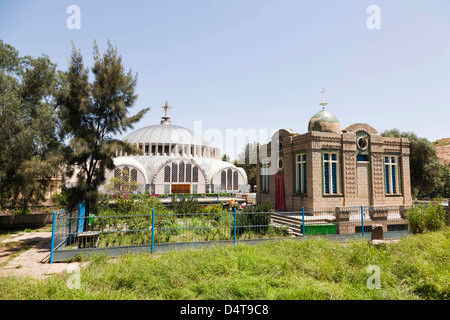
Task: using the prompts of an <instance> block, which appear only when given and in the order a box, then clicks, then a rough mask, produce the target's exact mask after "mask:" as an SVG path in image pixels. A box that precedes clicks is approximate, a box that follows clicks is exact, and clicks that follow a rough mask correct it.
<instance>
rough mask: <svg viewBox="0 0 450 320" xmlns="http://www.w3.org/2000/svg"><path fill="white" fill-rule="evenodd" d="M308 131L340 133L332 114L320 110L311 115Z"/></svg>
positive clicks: (337, 121) (337, 123) (338, 124)
mask: <svg viewBox="0 0 450 320" xmlns="http://www.w3.org/2000/svg"><path fill="white" fill-rule="evenodd" d="M308 131H320V132H335V133H340V132H341V124H340V123H339V120H338V118H336V116H335V115H334V114H332V113H331V112H328V111H325V110H322V111H320V112H318V113H316V114H315V115H313V117H312V118H311V120H310V121H309V125H308Z"/></svg>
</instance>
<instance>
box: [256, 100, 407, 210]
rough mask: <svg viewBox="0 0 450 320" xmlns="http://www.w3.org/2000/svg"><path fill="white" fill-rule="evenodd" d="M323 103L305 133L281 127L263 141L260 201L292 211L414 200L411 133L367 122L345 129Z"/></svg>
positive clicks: (258, 166)
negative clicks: (394, 134)
mask: <svg viewBox="0 0 450 320" xmlns="http://www.w3.org/2000/svg"><path fill="white" fill-rule="evenodd" d="M320 105H322V109H323V110H321V111H320V112H318V113H316V114H315V115H314V116H312V118H311V119H310V121H309V124H308V127H307V130H308V131H307V132H306V133H303V134H298V133H295V132H293V131H292V130H288V129H281V130H278V131H277V132H276V133H275V134H274V135H273V137H272V139H271V140H272V141H271V142H270V143H268V144H266V145H262V146H260V148H259V150H258V157H257V159H258V164H257V172H259V174H258V175H257V187H258V188H257V195H256V200H257V202H258V203H261V202H265V201H266V200H270V201H271V202H272V203H273V204H274V206H275V209H277V210H292V211H298V210H301V208H302V207H304V208H305V210H309V211H313V210H321V209H324V208H336V207H345V206H397V205H398V206H409V205H411V203H412V198H411V184H410V172H409V152H410V149H409V141H408V139H405V138H390V137H382V136H381V135H379V133H378V131H377V130H376V129H374V128H373V127H371V126H370V125H368V124H364V123H356V124H352V125H350V126H347V127H346V128H344V129H342V130H341V125H340V122H339V120H338V118H337V117H336V116H335V115H333V114H332V113H331V112H329V111H326V110H325V106H326V105H327V103H326V102H324V101H322V103H320Z"/></svg>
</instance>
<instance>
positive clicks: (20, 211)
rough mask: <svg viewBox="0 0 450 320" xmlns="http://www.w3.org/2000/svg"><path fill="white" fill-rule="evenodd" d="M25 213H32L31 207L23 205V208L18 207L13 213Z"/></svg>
mask: <svg viewBox="0 0 450 320" xmlns="http://www.w3.org/2000/svg"><path fill="white" fill-rule="evenodd" d="M23 214H31V211H30V208H28V207H22V208H19V209H17V210H16V211H14V213H13V215H15V216H19V215H23Z"/></svg>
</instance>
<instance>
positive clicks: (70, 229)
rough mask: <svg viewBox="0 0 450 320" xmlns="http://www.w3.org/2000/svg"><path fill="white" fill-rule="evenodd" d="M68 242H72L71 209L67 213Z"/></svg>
mask: <svg viewBox="0 0 450 320" xmlns="http://www.w3.org/2000/svg"><path fill="white" fill-rule="evenodd" d="M68 244H69V245H70V244H72V210H70V213H69V236H68Z"/></svg>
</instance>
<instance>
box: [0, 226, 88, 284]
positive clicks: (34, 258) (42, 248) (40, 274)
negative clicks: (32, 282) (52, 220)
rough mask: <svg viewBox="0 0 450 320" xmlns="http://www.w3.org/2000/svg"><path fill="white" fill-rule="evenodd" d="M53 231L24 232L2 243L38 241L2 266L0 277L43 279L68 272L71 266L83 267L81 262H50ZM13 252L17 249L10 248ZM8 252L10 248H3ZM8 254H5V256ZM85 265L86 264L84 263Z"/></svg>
mask: <svg viewBox="0 0 450 320" xmlns="http://www.w3.org/2000/svg"><path fill="white" fill-rule="evenodd" d="M51 236H52V234H51V232H26V233H25V232H24V233H18V234H14V235H11V236H10V237H8V238H7V239H5V240H3V241H2V243H7V242H20V241H27V242H30V241H32V242H36V244H35V245H33V246H32V247H31V248H30V249H29V250H27V251H25V252H23V253H21V254H20V255H19V256H17V257H15V258H13V259H11V260H10V261H9V262H8V263H7V264H6V266H4V267H2V268H0V277H2V276H30V277H33V278H38V279H43V278H46V277H49V276H51V275H53V274H57V273H61V272H66V271H67V270H68V267H69V265H70V266H77V267H81V266H82V265H81V263H79V262H72V263H52V264H50V263H48V261H49V258H50V244H51ZM9 251H10V253H11V254H13V253H14V251H15V250H9ZM3 252H6V254H7V253H8V248H6V250H3ZM6 254H3V258H5V256H6ZM83 265H84V264H83Z"/></svg>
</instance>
